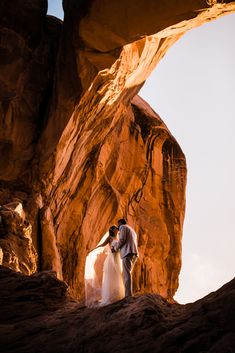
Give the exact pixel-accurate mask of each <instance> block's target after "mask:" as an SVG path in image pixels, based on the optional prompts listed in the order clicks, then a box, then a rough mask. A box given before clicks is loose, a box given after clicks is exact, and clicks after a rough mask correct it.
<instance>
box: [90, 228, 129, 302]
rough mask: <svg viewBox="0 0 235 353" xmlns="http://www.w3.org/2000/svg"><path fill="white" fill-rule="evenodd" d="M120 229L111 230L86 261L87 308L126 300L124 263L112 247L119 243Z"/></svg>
mask: <svg viewBox="0 0 235 353" xmlns="http://www.w3.org/2000/svg"><path fill="white" fill-rule="evenodd" d="M117 234H118V228H117V227H116V226H112V227H110V228H109V233H108V235H107V234H105V236H104V237H103V238H102V239H101V241H100V243H99V244H98V246H97V247H96V248H94V249H93V250H91V251H90V252H89V254H88V256H87V259H86V267H85V294H86V305H87V306H90V307H92V306H102V305H107V304H110V303H113V302H116V301H118V300H120V299H122V298H124V295H125V291H124V284H123V278H122V262H121V259H120V252H119V251H118V252H114V253H112V251H111V247H112V246H114V245H115V243H117V242H118V238H117ZM104 239H105V240H104Z"/></svg>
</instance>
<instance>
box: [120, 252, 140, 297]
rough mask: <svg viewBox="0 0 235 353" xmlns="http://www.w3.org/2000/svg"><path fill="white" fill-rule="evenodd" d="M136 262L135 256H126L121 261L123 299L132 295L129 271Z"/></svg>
mask: <svg viewBox="0 0 235 353" xmlns="http://www.w3.org/2000/svg"><path fill="white" fill-rule="evenodd" d="M136 260H137V256H136V255H135V254H128V255H127V256H125V257H124V258H123V259H122V264H123V280H124V286H125V297H127V296H129V295H132V277H131V271H132V269H133V267H134V265H135V263H136Z"/></svg>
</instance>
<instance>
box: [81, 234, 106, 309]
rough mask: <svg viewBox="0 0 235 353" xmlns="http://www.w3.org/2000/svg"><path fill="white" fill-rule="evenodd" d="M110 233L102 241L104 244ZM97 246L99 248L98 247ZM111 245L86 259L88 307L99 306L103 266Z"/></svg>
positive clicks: (90, 254) (86, 299) (96, 251)
mask: <svg viewBox="0 0 235 353" xmlns="http://www.w3.org/2000/svg"><path fill="white" fill-rule="evenodd" d="M108 235H109V233H108V232H107V233H105V235H104V236H103V237H102V239H101V240H100V242H99V244H98V245H100V244H102V243H103V242H104V241H105V239H106V238H107V237H108ZM98 245H97V246H98ZM108 250H109V245H106V246H104V247H100V248H98V249H95V250H93V251H91V252H90V253H89V254H88V255H87V257H86V264H85V301H86V305H87V306H88V307H93V306H97V305H99V301H100V300H101V295H102V278H103V265H104V261H105V259H106V257H107V255H108Z"/></svg>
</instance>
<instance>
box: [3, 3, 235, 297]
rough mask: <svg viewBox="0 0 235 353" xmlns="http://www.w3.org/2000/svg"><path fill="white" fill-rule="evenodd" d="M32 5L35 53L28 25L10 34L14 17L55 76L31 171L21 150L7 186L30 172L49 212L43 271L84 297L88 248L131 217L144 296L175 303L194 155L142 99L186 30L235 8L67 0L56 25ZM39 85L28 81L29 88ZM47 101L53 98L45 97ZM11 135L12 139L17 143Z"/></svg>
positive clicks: (37, 127)
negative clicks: (110, 227) (185, 151)
mask: <svg viewBox="0 0 235 353" xmlns="http://www.w3.org/2000/svg"><path fill="white" fill-rule="evenodd" d="M3 3H4V2H3ZM32 3H33V5H30V4H26V5H24V6H25V16H26V17H27V16H30V15H31V13H32V8H33V9H35V8H37V7H38V8H39V9H40V11H39V12H40V16H38V17H37V20H38V21H39V23H40V26H41V27H40V26H39V27H40V28H41V31H39V33H38V37H37V39H38V41H37V40H36V39H34V42H33V46H32V45H31V44H30V43H31V42H30V41H28V38H29V37H30V34H29V32H30V26H29V28H28V27H27V24H25V25H24V26H23V30H22V31H21V27H19V28H13V26H12V24H11V23H10V20H9V21H7V18H8V17H7V16H6V17H5V18H6V19H5V23H4V24H3V25H4V28H8V31H9V33H11V34H12V32H13V33H14V36H15V37H17V40H20V41H23V43H24V46H26V47H27V48H26V49H23V53H25V51H26V50H27V52H29V54H28V55H29V56H30V55H31V54H32V53H33V54H35V53H39V49H38V48H40V50H41V51H40V52H43V53H47V56H46V55H45V56H43V58H44V60H43V62H44V63H46V61H47V60H48V59H47V58H50V60H51V61H50V60H49V62H50V70H49V68H48V72H47V75H45V77H47V78H48V77H49V78H50V79H49V81H48V80H46V79H45V82H44V85H42V86H40V87H41V91H40V92H41V94H39V95H38V96H39V97H40V102H41V104H42V105H41V106H42V107H43V109H41V108H40V102H39V103H38V105H37V107H38V108H37V109H36V111H33V112H32V111H31V113H30V114H31V115H30V114H29V121H31V119H32V121H33V125H34V126H33V129H32V130H31V132H30V143H31V145H32V149H31V150H30V154H29V155H27V156H26V157H25V160H24V164H22V162H21V160H20V158H19V152H18V150H17V149H16V151H15V150H14V148H13V149H12V151H13V152H12V155H11V156H8V158H10V157H12V158H13V157H14V158H15V159H16V160H17V162H18V163H19V168H18V169H14V168H13V169H12V170H11V172H8V173H5V174H4V172H3V173H2V175H1V177H2V179H4V180H7V181H11V179H22V171H23V172H24V171H25V169H26V168H27V173H25V172H24V173H23V175H24V181H25V183H26V184H27V185H30V186H31V188H32V189H33V195H31V196H30V197H32V199H33V200H35V199H36V203H37V205H38V207H43V212H41V213H40V214H41V215H40V217H41V224H42V227H41V233H42V234H41V236H42V242H43V243H45V242H47V244H52V246H51V248H48V249H47V248H44V250H43V251H44V253H43V254H42V256H44V257H45V258H52V261H51V263H48V261H45V262H42V268H43V269H48V268H52V269H54V270H56V271H57V272H58V273H62V276H63V278H64V279H65V280H66V281H67V282H68V283H69V285H70V287H71V290H72V292H73V293H74V294H75V295H76V296H77V297H79V298H82V297H83V271H84V261H85V256H86V252H87V249H88V248H90V247H91V246H92V245H94V244H95V243H96V242H98V239H99V237H100V236H101V235H102V234H103V233H104V232H105V230H106V229H107V226H108V224H110V223H113V222H114V221H115V219H117V218H118V217H121V216H127V218H128V220H129V221H130V223H132V224H133V225H134V226H135V228H136V230H137V232H138V233H139V236H140V239H139V242H140V253H141V256H140V262H139V265H138V266H137V267H136V271H135V287H136V290H137V291H141V292H144V291H156V292H158V293H160V294H161V295H163V296H164V297H167V298H169V299H171V298H172V297H173V295H174V293H175V291H176V289H177V286H178V274H179V271H180V267H181V235H182V226H183V218H184V206H185V184H186V163H185V157H184V154H183V152H182V151H181V149H180V147H179V146H178V144H177V142H176V141H175V139H174V138H173V137H172V136H171V133H170V132H169V131H168V129H167V127H166V126H165V124H164V123H163V122H162V120H161V119H160V117H159V116H158V115H157V114H156V113H155V112H153V111H152V109H151V108H150V107H149V106H148V105H147V104H146V103H145V102H144V101H143V100H141V99H140V98H138V97H137V96H136V94H137V93H138V91H139V89H140V87H141V86H142V85H143V83H144V81H145V80H146V79H147V77H148V75H149V74H150V73H151V71H152V70H153V68H154V67H155V66H156V64H157V63H158V62H159V60H160V59H161V58H162V57H163V56H164V54H165V52H166V51H167V49H168V48H169V47H170V46H171V45H172V44H174V42H175V41H176V40H178V39H179V38H180V36H182V35H183V34H184V33H185V31H187V30H189V29H190V28H193V27H195V26H198V25H201V24H203V23H204V22H206V21H209V20H212V19H214V18H216V17H218V16H221V15H224V14H226V13H229V12H232V11H234V10H235V2H232V1H223V2H221V3H214V2H213V4H208V2H207V1H202V0H200V1H199V0H198V1H194V0H190V1H186V0H181V1H177V2H176V1H173V0H171V1H169V0H168V1H161V2H157V1H154V0H147V1H146V0H145V1H142V0H138V1H134V0H131V1H128V4H127V3H126V2H125V1H112V2H110V1H108V0H93V1H89V2H87V1H77V0H64V2H63V3H64V10H65V19H64V23H63V26H62V25H61V24H59V23H58V21H57V22H56V21H55V20H54V19H52V18H47V19H46V23H47V26H48V27H45V26H46V24H45V9H44V6H45V2H41V5H39V1H36V0H34V1H33V2H32ZM15 4H17V0H15ZM30 6H32V8H31V7H30ZM3 10H5V11H6V8H3ZM39 12H38V13H39ZM36 13H37V12H36ZM123 14H125V16H124V15H123ZM61 26H62V33H61V34H60V29H61ZM45 28H49V29H50V30H49V29H48V32H47V36H46V38H47V39H48V38H52V39H51V40H50V41H49V44H46V46H45V40H44V41H43V40H42V38H43V37H42V36H43V34H44V35H45ZM25 31H26V32H27V31H28V32H27V35H25ZM18 32H19V33H20V34H18ZM48 33H50V35H49V34H48ZM18 36H20V39H19V38H18ZM55 38H56V40H55ZM58 42H59V50H58V55H57V58H56V59H55V57H56V53H57V49H56V47H55V43H58ZM42 43H44V47H43V45H42ZM46 43H47V42H46ZM53 45H54V47H53ZM42 48H44V51H42ZM45 48H46V49H45ZM7 55H10V54H9V52H8V54H7ZM32 57H34V58H35V56H32ZM39 59H40V60H42V56H40V54H39ZM40 60H39V61H40ZM16 62H17V59H15V60H13V64H12V68H15V67H16ZM26 62H27V60H26ZM55 62H56V66H55V69H54V67H53V64H54V63H55ZM35 70H36V69H35ZM45 71H46V64H45ZM32 72H34V71H33V70H32ZM5 74H6V72H5ZM52 75H54V76H53V78H54V79H53V83H52V78H51V77H52ZM32 78H33V74H29V78H26V82H28V80H31V79H32ZM4 80H6V77H5V76H4V77H3V80H2V81H3V82H4ZM19 87H20V85H19ZM4 89H5V88H4ZM3 91H4V90H3ZM5 91H6V89H5ZM5 91H4V92H5ZM12 91H14V92H15V91H16V89H15V88H14V89H12ZM45 92H47V93H48V92H49V93H50V94H47V95H46V96H47V100H45V99H43V97H44V98H45ZM48 96H49V97H50V99H49V100H48ZM24 97H25V101H26V102H28V101H29V100H30V97H31V96H30V95H29V94H28V93H27V92H26V94H24ZM12 104H13V103H12ZM12 104H11V105H10V107H11V109H12V107H13V105H12ZM14 104H15V103H14ZM19 106H20V105H19ZM39 108H40V109H39ZM9 109H10V108H9ZM9 109H8V110H7V112H9ZM40 112H42V113H41V116H39V115H40ZM4 114H5V116H6V112H5V110H4ZM11 116H13V118H12V121H13V123H10V127H15V126H18V125H17V124H20V123H19V121H20V117H21V116H22V114H20V113H19V114H18V115H17V114H16V113H13V115H11ZM35 116H36V117H37V118H40V119H41V120H40V119H39V120H40V122H38V121H37V119H36V121H35V120H34V117H35ZM20 126H21V128H23V125H22V124H21V125H20ZM9 131H10V132H9V136H10V138H11V139H8V140H10V141H12V143H13V146H15V145H14V139H13V138H12V136H13V135H11V129H10V130H9ZM6 138H7V137H6V136H5V135H4V137H3V140H4V141H5V142H6ZM8 140H7V141H8ZM4 141H3V143H5V142H4ZM4 146H5V145H4ZM32 156H33V157H34V158H33V162H32ZM13 175H14V178H13ZM36 194H37V195H36ZM35 195H36V196H35ZM39 199H40V202H39V201H38V200H39ZM34 207H35V208H36V206H34ZM35 212H36V211H35ZM29 213H30V212H29ZM101 215H102V217H101ZM31 217H32V222H34V223H35V224H36V223H37V220H35V216H34V215H32V216H31ZM101 218H102V219H101ZM45 225H46V226H45ZM37 236H38V234H37V232H36V231H35V235H34V237H35V239H36V238H37ZM48 247H50V246H49V245H48ZM47 252H48V253H47ZM55 259H56V260H55ZM59 260H61V262H60V261H59Z"/></svg>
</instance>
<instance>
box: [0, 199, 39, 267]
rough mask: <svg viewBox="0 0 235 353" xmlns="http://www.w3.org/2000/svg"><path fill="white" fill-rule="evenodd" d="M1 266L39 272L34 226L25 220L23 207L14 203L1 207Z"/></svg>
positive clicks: (18, 203) (16, 202) (17, 202)
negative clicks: (34, 244) (33, 239)
mask: <svg viewBox="0 0 235 353" xmlns="http://www.w3.org/2000/svg"><path fill="white" fill-rule="evenodd" d="M0 234H1V235H0V249H1V254H2V256H1V257H2V258H1V261H0V264H3V265H6V266H9V267H10V268H12V269H13V270H15V271H21V272H23V273H26V274H31V273H33V272H36V271H37V265H38V262H37V252H36V250H35V248H34V246H33V242H32V225H31V224H30V222H29V221H28V220H27V219H25V213H24V210H23V206H22V204H21V203H20V202H19V201H14V202H11V203H9V204H6V205H4V206H1V207H0Z"/></svg>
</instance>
